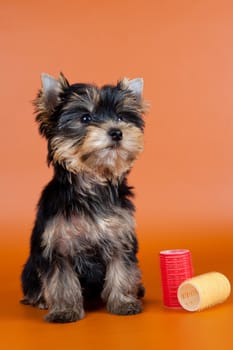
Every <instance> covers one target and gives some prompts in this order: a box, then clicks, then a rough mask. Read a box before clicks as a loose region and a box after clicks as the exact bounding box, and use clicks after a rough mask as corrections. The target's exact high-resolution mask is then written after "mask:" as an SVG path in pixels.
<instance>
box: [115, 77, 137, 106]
mask: <svg viewBox="0 0 233 350" xmlns="http://www.w3.org/2000/svg"><path fill="white" fill-rule="evenodd" d="M117 86H118V87H119V88H120V89H122V90H130V91H131V92H132V93H133V94H134V96H135V97H136V99H137V101H138V102H139V103H140V102H141V101H142V93H143V79H142V78H136V79H131V80H130V79H128V78H124V79H122V80H120V81H119V82H118V85H117Z"/></svg>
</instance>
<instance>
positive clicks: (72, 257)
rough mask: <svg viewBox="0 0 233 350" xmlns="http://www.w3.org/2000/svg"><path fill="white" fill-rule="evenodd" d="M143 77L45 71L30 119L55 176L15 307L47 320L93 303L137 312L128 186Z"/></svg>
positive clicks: (63, 318)
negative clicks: (103, 82)
mask: <svg viewBox="0 0 233 350" xmlns="http://www.w3.org/2000/svg"><path fill="white" fill-rule="evenodd" d="M142 83H143V82H142V79H134V80H128V79H126V78H125V79H123V80H121V81H120V82H118V84H117V85H115V86H113V85H107V86H103V87H102V88H98V87H97V86H95V85H88V84H73V85H70V84H69V83H68V81H67V80H66V78H65V77H64V76H63V75H62V74H60V76H59V78H58V79H54V78H53V77H51V76H49V75H47V74H43V75H42V89H41V90H40V91H39V94H38V96H37V98H36V100H35V107H36V120H37V122H38V124H39V129H40V132H41V134H42V135H43V136H44V137H45V138H46V139H47V141H48V163H49V164H52V165H53V167H54V176H53V179H52V180H51V182H50V183H49V184H48V185H47V186H46V187H45V189H44V190H43V192H42V195H41V198H40V201H39V204H38V212H37V218H36V221H35V225H34V229H33V232H32V236H31V249H30V256H29V258H28V261H27V263H26V264H25V267H24V270H23V273H22V287H23V293H24V299H23V301H22V303H24V304H30V305H33V306H38V307H39V308H42V309H48V314H47V316H46V319H47V321H49V322H73V321H76V320H79V319H82V318H83V317H84V302H85V301H86V300H90V299H91V300H93V299H98V298H99V297H101V299H102V301H103V302H105V303H106V305H107V309H108V311H109V312H111V313H113V314H119V315H130V314H136V313H139V312H141V310H142V304H141V301H140V298H141V297H142V296H143V294H144V288H143V286H142V284H141V273H140V270H139V268H138V262H137V257H136V254H137V239H136V236H135V222H134V206H133V204H132V202H131V197H132V189H131V188H130V187H129V186H128V185H127V179H126V177H127V175H128V173H129V171H130V169H131V167H132V165H133V163H134V161H135V160H136V158H137V157H138V155H139V154H140V153H141V151H142V150H143V129H144V122H143V119H142V114H143V113H144V110H145V107H144V104H143V100H142Z"/></svg>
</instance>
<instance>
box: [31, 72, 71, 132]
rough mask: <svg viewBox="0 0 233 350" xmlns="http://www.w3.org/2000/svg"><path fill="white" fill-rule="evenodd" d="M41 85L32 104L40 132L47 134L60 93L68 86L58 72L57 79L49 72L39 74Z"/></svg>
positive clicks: (59, 99)
mask: <svg viewBox="0 0 233 350" xmlns="http://www.w3.org/2000/svg"><path fill="white" fill-rule="evenodd" d="M41 83H42V87H41V90H40V91H39V93H38V95H37V97H36V99H35V101H34V105H35V108H36V113H37V117H36V121H37V122H38V123H39V127H40V132H41V134H42V135H43V136H47V135H48V132H49V128H50V127H51V121H50V116H51V115H52V114H53V113H54V111H55V109H56V107H57V106H58V105H59V103H60V101H61V97H60V96H61V93H62V92H63V91H64V90H65V89H66V88H68V87H69V83H68V81H67V79H66V78H65V76H64V75H63V74H62V73H60V74H59V77H58V79H55V78H54V77H52V76H51V75H49V74H46V73H42V74H41Z"/></svg>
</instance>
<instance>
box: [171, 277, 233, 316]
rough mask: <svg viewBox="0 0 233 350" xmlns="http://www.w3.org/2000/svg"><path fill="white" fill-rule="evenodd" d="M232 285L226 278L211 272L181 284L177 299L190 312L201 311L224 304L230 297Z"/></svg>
mask: <svg viewBox="0 0 233 350" xmlns="http://www.w3.org/2000/svg"><path fill="white" fill-rule="evenodd" d="M230 292H231V285H230V282H229V280H228V279H227V277H226V276H224V275H223V274H222V273H219V272H209V273H205V274H203V275H199V276H196V277H193V278H189V279H188V280H186V281H184V282H183V283H181V285H180V286H179V288H178V291H177V297H178V300H179V303H180V304H181V306H182V307H183V308H184V309H185V310H188V311H200V310H203V309H205V308H208V307H211V306H214V305H216V304H220V303H222V302H224V301H225V300H226V299H227V298H228V297H229V295H230Z"/></svg>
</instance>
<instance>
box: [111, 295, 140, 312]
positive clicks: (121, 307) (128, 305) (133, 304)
mask: <svg viewBox="0 0 233 350" xmlns="http://www.w3.org/2000/svg"><path fill="white" fill-rule="evenodd" d="M107 310H108V311H109V312H110V313H111V314H115V315H136V314H139V313H140V312H142V303H141V302H140V300H137V299H136V300H133V301H128V302H120V303H119V302H118V303H108V304H107Z"/></svg>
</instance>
